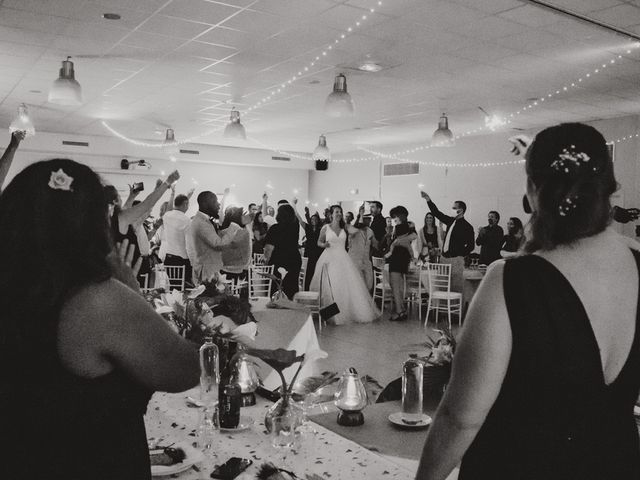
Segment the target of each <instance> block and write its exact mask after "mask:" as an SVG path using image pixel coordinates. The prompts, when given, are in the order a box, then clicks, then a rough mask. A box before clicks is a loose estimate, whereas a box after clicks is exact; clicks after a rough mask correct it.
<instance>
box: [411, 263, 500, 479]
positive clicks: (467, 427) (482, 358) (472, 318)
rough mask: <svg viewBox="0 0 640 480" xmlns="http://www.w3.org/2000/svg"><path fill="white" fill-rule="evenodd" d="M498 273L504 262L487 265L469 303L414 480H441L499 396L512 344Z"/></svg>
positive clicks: (458, 457) (447, 473) (471, 438)
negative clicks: (445, 386)
mask: <svg viewBox="0 0 640 480" xmlns="http://www.w3.org/2000/svg"><path fill="white" fill-rule="evenodd" d="M503 272H504V262H495V263H494V264H492V266H491V267H489V270H488V271H487V275H486V278H485V279H484V280H483V281H482V283H481V284H480V288H479V289H478V292H477V293H476V295H475V296H474V298H473V300H472V301H471V306H470V307H469V312H468V313H467V320H466V324H465V325H464V328H463V331H462V337H461V339H460V342H459V345H458V349H457V351H456V354H455V361H454V362H453V373H452V375H451V381H450V382H449V385H448V388H447V390H446V392H445V395H444V397H443V399H442V402H441V403H440V406H439V407H438V411H437V412H436V416H435V418H434V421H433V424H432V425H431V427H429V433H428V434H427V439H426V442H425V445H424V449H423V451H422V457H421V459H420V465H419V467H418V473H417V475H416V479H419V480H422V479H429V480H444V479H445V478H447V476H448V475H449V473H451V471H452V470H453V468H454V467H455V466H456V465H458V464H459V463H460V461H461V459H462V456H463V455H464V453H465V452H466V450H467V448H469V446H470V445H471V442H472V441H473V439H474V438H475V436H476V434H477V433H478V431H479V430H480V427H481V426H482V424H483V423H484V421H485V419H486V417H487V414H488V413H489V410H490V409H491V407H492V406H493V404H494V402H495V400H496V398H497V397H498V394H499V393H500V389H501V388H502V382H503V380H504V376H505V374H506V372H507V367H508V365H509V358H510V357H511V344H512V338H511V326H510V324H509V315H508V313H507V307H506V304H505V300H504V290H503Z"/></svg>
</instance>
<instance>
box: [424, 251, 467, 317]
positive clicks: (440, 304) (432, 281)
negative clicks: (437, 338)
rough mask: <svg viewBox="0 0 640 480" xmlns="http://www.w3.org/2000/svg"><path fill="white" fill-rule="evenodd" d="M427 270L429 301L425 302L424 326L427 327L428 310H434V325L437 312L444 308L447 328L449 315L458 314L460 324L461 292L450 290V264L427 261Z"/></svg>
mask: <svg viewBox="0 0 640 480" xmlns="http://www.w3.org/2000/svg"><path fill="white" fill-rule="evenodd" d="M426 267H427V270H428V272H429V301H428V302H427V316H426V317H425V319H424V326H425V328H426V327H427V322H428V321H429V312H431V310H435V312H436V325H437V324H438V314H439V313H440V311H441V310H446V312H447V320H448V322H449V328H451V315H452V314H457V315H458V325H461V324H462V293H460V292H452V291H451V265H449V264H448V263H427V264H426Z"/></svg>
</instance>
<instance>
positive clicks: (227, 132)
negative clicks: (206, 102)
mask: <svg viewBox="0 0 640 480" xmlns="http://www.w3.org/2000/svg"><path fill="white" fill-rule="evenodd" d="M229 119H230V122H229V123H228V124H227V126H226V127H225V129H224V134H223V135H224V137H225V138H240V139H242V140H246V139H247V132H246V131H245V129H244V126H243V125H242V124H241V123H240V112H239V111H238V110H236V107H233V108H232V109H231V115H230V117H229Z"/></svg>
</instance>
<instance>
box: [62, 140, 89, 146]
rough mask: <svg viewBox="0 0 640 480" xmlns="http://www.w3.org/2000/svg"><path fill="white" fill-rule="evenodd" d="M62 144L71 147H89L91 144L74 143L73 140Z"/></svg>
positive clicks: (64, 141)
mask: <svg viewBox="0 0 640 480" xmlns="http://www.w3.org/2000/svg"><path fill="white" fill-rule="evenodd" d="M62 144H63V145H69V146H72V147H88V146H89V142H72V141H71V140H63V141H62Z"/></svg>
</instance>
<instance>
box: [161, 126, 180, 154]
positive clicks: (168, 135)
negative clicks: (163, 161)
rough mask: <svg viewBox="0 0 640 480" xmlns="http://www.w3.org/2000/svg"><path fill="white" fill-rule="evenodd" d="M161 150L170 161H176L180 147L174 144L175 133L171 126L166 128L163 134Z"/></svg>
mask: <svg viewBox="0 0 640 480" xmlns="http://www.w3.org/2000/svg"><path fill="white" fill-rule="evenodd" d="M162 150H163V151H164V153H166V154H167V155H168V156H169V160H171V161H172V162H177V161H178V158H177V156H178V154H179V153H180V147H179V146H178V145H176V135H175V132H174V131H173V128H167V131H166V132H165V134H164V142H162Z"/></svg>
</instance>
